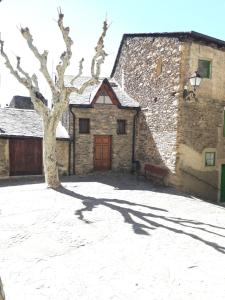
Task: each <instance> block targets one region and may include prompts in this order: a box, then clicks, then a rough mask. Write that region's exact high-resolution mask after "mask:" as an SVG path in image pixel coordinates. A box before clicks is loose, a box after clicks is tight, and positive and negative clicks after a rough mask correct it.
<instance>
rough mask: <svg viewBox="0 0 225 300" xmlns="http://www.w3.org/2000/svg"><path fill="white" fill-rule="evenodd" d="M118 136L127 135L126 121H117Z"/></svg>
mask: <svg viewBox="0 0 225 300" xmlns="http://www.w3.org/2000/svg"><path fill="white" fill-rule="evenodd" d="M117 134H126V120H117Z"/></svg>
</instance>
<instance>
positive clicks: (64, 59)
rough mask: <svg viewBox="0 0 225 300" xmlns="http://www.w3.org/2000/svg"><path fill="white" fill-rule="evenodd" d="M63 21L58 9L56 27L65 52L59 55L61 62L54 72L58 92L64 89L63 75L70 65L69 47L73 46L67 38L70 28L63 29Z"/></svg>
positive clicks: (62, 15)
mask: <svg viewBox="0 0 225 300" xmlns="http://www.w3.org/2000/svg"><path fill="white" fill-rule="evenodd" d="M63 19H64V14H63V13H62V11H61V9H60V8H59V9H58V26H59V29H60V31H61V33H62V36H63V40H64V42H65V45H66V51H65V52H63V53H62V54H61V56H60V60H61V61H60V63H59V64H58V65H57V67H56V70H57V73H58V80H57V82H56V85H57V87H58V88H59V89H60V90H61V89H62V88H64V74H65V70H66V68H67V67H68V66H69V64H70V59H71V57H72V51H71V47H72V45H73V41H72V39H71V37H70V36H69V33H70V28H69V27H64V24H63Z"/></svg>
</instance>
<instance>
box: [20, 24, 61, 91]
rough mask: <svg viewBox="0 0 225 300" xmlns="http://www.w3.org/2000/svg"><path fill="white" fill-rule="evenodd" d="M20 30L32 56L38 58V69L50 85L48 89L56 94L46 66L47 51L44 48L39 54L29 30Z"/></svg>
mask: <svg viewBox="0 0 225 300" xmlns="http://www.w3.org/2000/svg"><path fill="white" fill-rule="evenodd" d="M20 32H21V34H22V36H23V37H24V39H25V40H26V41H27V45H28V47H29V48H30V49H31V51H32V52H33V54H34V56H35V57H36V58H37V59H38V61H39V62H40V66H41V67H40V71H41V73H42V74H43V76H44V77H45V79H46V81H47V83H48V85H49V86H50V89H51V91H52V94H56V93H57V90H56V88H55V84H54V82H53V80H52V78H51V76H50V74H49V71H48V68H47V60H48V51H47V50H44V52H43V53H42V54H41V53H40V52H39V51H38V49H37V47H35V46H34V44H33V37H32V35H31V33H30V30H29V28H28V27H26V28H21V29H20Z"/></svg>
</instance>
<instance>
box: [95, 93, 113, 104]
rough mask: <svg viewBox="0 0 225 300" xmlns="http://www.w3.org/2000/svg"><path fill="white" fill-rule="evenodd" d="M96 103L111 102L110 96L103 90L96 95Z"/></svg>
mask: <svg viewBox="0 0 225 300" xmlns="http://www.w3.org/2000/svg"><path fill="white" fill-rule="evenodd" d="M96 103H98V104H112V101H111V99H110V97H109V96H108V95H107V94H106V93H105V92H102V93H101V94H100V96H99V97H98V99H97V101H96Z"/></svg>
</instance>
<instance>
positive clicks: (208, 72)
mask: <svg viewBox="0 0 225 300" xmlns="http://www.w3.org/2000/svg"><path fill="white" fill-rule="evenodd" d="M200 62H208V63H209V65H208V70H207V76H203V75H202V73H201V70H200V67H199V64H200ZM198 72H199V74H200V76H201V78H204V79H211V78H212V60H210V59H205V58H199V59H198Z"/></svg>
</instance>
